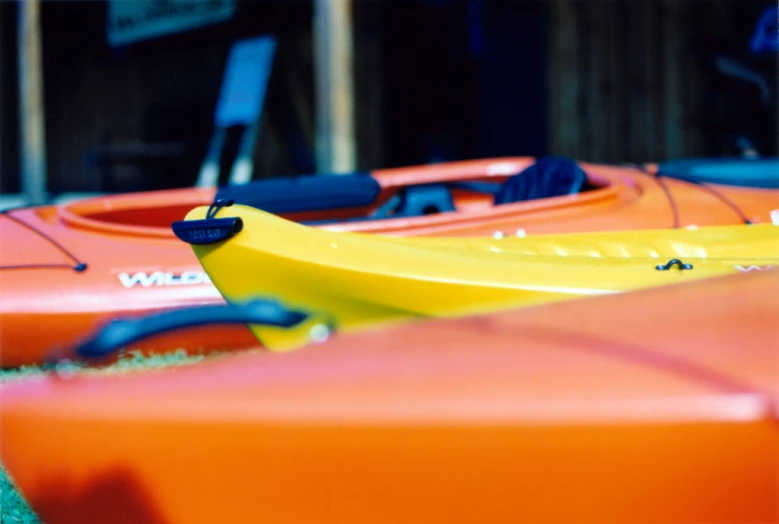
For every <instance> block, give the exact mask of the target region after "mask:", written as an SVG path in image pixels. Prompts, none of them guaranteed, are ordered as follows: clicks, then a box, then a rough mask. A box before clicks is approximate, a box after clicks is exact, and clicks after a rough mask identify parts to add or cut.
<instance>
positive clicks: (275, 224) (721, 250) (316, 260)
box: [187, 205, 779, 350]
mask: <svg viewBox="0 0 779 524" xmlns="http://www.w3.org/2000/svg"><path fill="white" fill-rule="evenodd" d="M206 211H207V208H205V207H201V208H197V209H195V210H193V211H192V212H191V213H189V215H187V220H191V221H196V220H198V219H202V218H204V217H205V214H206ZM218 216H219V217H240V218H241V220H242V221H243V224H244V227H243V230H242V231H241V232H240V233H237V234H236V235H235V236H233V237H232V238H230V239H229V240H226V241H224V242H220V243H217V244H210V245H193V246H192V248H193V250H194V252H195V254H196V255H197V257H198V259H199V260H200V262H201V264H202V266H203V268H204V269H205V271H206V273H208V275H209V277H210V279H211V281H212V282H213V283H214V285H215V286H216V287H217V289H218V290H219V292H220V293H221V294H222V296H223V297H224V298H225V299H226V300H227V301H228V302H234V301H236V302H244V301H247V300H253V299H262V298H276V299H278V300H280V301H281V302H282V303H285V304H287V305H289V306H292V307H300V308H303V309H306V310H311V311H326V312H328V314H330V315H331V316H332V318H333V319H334V321H335V325H336V328H337V329H338V330H339V331H350V330H354V329H362V328H366V327H370V326H371V325H374V324H377V323H383V322H394V321H399V320H404V319H410V318H414V317H424V316H435V317H449V316H462V315H468V314H474V313H480V312H485V311H490V310H497V309H501V308H509V307H516V306H527V305H532V304H539V303H544V302H554V301H560V300H568V299H572V298H578V297H583V296H588V295H599V294H608V293H616V292H621V291H628V290H631V289H639V288H644V287H651V286H659V285H667V284H673V283H679V282H685V281H689V280H696V279H699V278H705V277H711V276H717V275H722V274H728V273H737V272H739V271H742V270H743V268H747V267H750V266H761V267H764V266H769V265H779V227H777V226H773V225H770V224H762V225H752V226H719V227H712V228H699V229H667V230H649V231H634V232H608V233H579V234H568V235H531V236H528V237H524V238H516V237H513V238H502V239H494V238H465V239H463V238H451V239H443V238H441V239H439V238H436V239H426V238H411V237H407V238H398V239H395V238H385V237H381V236H374V235H363V234H354V233H342V232H331V231H323V230H321V229H315V228H312V227H308V226H303V225H300V224H296V223H294V222H291V221H288V220H284V219H282V218H279V217H277V216H276V215H272V214H269V213H265V212H263V211H259V210H256V209H253V208H249V207H246V206H239V205H234V206H231V207H226V208H223V209H222V210H221V211H220V212H219V214H218ZM672 259H681V260H682V262H683V263H689V264H691V265H692V269H681V268H679V267H673V268H671V269H669V270H667V271H658V270H657V269H656V266H657V265H658V264H665V263H667V262H668V261H670V260H672ZM252 330H253V332H254V333H255V334H256V335H257V336H258V338H259V339H260V340H261V341H262V343H263V344H264V345H265V346H266V347H268V348H270V349H275V350H285V349H291V348H293V347H294V344H293V343H292V342H291V341H288V337H290V335H291V333H290V332H289V331H285V330H276V329H274V328H264V327H256V326H252Z"/></svg>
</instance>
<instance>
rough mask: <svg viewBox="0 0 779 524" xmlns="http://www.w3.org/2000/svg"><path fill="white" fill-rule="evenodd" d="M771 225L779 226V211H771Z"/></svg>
mask: <svg viewBox="0 0 779 524" xmlns="http://www.w3.org/2000/svg"><path fill="white" fill-rule="evenodd" d="M771 223H772V224H773V225H775V226H779V209H774V210H773V211H771Z"/></svg>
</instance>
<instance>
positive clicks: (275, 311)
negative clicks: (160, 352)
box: [75, 300, 308, 359]
mask: <svg viewBox="0 0 779 524" xmlns="http://www.w3.org/2000/svg"><path fill="white" fill-rule="evenodd" d="M307 318H308V315H307V314H306V313H303V312H302V311H295V310H291V309H287V308H285V307H284V306H282V305H281V304H279V303H278V302H273V301H270V300H258V301H253V302H249V303H246V304H243V305H228V304H218V305H206V306H192V307H184V308H179V309H173V310H170V311H164V312H162V313H155V314H150V315H146V316H142V317H137V318H125V319H118V320H115V321H113V322H112V323H110V324H108V325H106V326H104V327H103V328H101V329H100V330H99V331H98V332H97V333H96V334H94V335H93V336H92V337H90V338H89V339H88V340H86V341H84V342H83V343H81V344H80V345H78V346H77V347H76V349H75V353H76V355H77V356H78V357H81V358H84V359H95V358H101V357H105V356H108V355H110V354H111V353H115V352H117V351H119V350H120V349H122V348H124V347H126V346H127V345H128V344H132V343H133V342H137V341H139V340H142V339H145V338H148V337H151V336H155V335H160V334H163V333H168V332H170V331H175V330H179V329H185V328H191V327H197V326H206V325H213V324H263V325H267V326H277V327H284V328H290V327H294V326H296V325H298V324H300V323H301V322H303V321H304V320H306V319H307Z"/></svg>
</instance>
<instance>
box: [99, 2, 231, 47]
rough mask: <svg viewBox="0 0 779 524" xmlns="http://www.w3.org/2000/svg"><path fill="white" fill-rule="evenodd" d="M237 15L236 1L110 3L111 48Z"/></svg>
mask: <svg viewBox="0 0 779 524" xmlns="http://www.w3.org/2000/svg"><path fill="white" fill-rule="evenodd" d="M234 14H235V0H108V19H107V21H106V26H107V27H106V32H107V35H108V43H109V44H111V45H112V46H121V45H126V44H131V43H133V42H137V41H139V40H147V39H150V38H156V37H159V36H163V35H167V34H171V33H178V32H181V31H187V30H190V29H195V28H198V27H202V26H205V25H209V24H215V23H217V22H222V21H224V20H227V19H229V18H231V17H232V16H233V15H234Z"/></svg>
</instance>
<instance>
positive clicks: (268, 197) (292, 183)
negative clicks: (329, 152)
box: [216, 172, 381, 214]
mask: <svg viewBox="0 0 779 524" xmlns="http://www.w3.org/2000/svg"><path fill="white" fill-rule="evenodd" d="M380 192H381V186H380V185H379V182H378V181H377V180H376V179H375V178H373V177H372V176H371V175H370V174H369V173H361V172H358V173H350V174H344V175H305V176H299V177H283V178H269V179H266V180H258V181H256V182H250V183H248V184H236V185H227V186H222V187H220V188H219V190H218V191H217V193H216V199H220V198H222V199H226V200H233V201H234V202H235V203H236V204H242V205H245V206H251V207H254V208H257V209H261V210H263V211H267V212H268V213H274V214H279V213H291V212H295V211H324V210H327V209H342V208H348V207H362V206H369V205H371V204H373V203H374V202H375V201H376V198H377V197H378V196H379V193H380Z"/></svg>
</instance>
